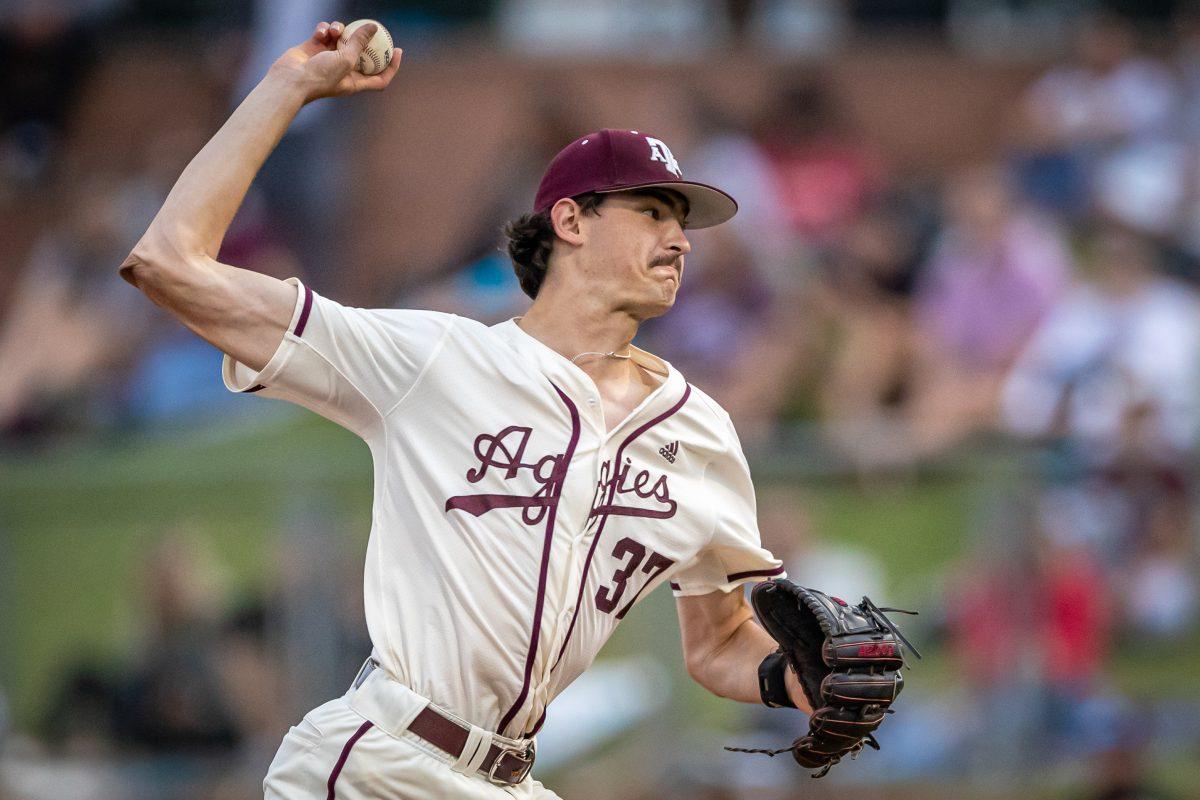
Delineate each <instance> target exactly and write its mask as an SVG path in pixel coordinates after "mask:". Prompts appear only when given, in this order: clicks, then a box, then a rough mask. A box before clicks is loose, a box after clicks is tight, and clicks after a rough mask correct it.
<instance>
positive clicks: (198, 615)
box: [115, 534, 239, 752]
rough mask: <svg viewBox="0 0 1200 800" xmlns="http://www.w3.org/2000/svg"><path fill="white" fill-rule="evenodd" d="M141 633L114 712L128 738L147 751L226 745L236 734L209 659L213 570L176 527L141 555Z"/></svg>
mask: <svg viewBox="0 0 1200 800" xmlns="http://www.w3.org/2000/svg"><path fill="white" fill-rule="evenodd" d="M144 580H145V582H146V598H147V608H146V612H147V614H148V619H147V623H148V624H147V625H146V626H145V628H144V630H145V633H146V635H147V640H146V641H144V642H142V644H141V646H140V650H141V655H140V657H139V659H138V663H137V664H136V665H135V666H134V668H133V670H132V673H131V675H130V676H129V678H128V679H127V680H126V681H125V683H124V685H123V687H122V690H121V692H120V695H119V698H118V704H117V708H116V712H115V716H116V724H117V733H118V736H119V737H120V739H121V740H122V741H123V742H125V743H126V744H127V745H128V746H130V747H132V748H134V749H136V750H141V751H151V752H180V751H182V752H189V751H191V752H195V751H205V750H210V749H229V748H232V747H233V746H235V745H236V744H237V743H238V740H239V732H238V730H237V727H236V724H235V716H234V712H233V709H232V708H231V707H230V706H229V701H230V700H231V699H232V698H231V697H230V695H229V693H227V692H226V691H225V688H224V685H223V681H222V679H221V674H220V670H219V667H218V663H217V658H218V655H219V652H220V651H219V648H218V647H217V641H218V640H217V634H218V620H219V614H220V612H221V607H220V602H221V600H222V598H223V597H225V594H224V593H223V592H222V591H221V590H220V582H221V580H222V579H221V576H220V573H219V572H218V571H217V566H216V564H215V562H214V561H213V557H212V555H211V554H210V553H209V552H208V550H207V548H205V547H204V546H203V545H202V542H201V540H199V539H198V538H196V537H194V536H188V535H186V534H177V535H174V536H172V537H170V538H167V539H166V540H164V541H163V542H162V543H160V544H159V545H158V546H157V547H156V548H155V549H154V550H153V551H152V552H151V553H150V555H149V558H148V560H147V563H146V572H145V576H144Z"/></svg>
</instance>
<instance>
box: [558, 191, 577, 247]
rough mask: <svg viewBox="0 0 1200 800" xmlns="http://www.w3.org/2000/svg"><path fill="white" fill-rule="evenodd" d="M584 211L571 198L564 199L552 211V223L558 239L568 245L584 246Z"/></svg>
mask: <svg viewBox="0 0 1200 800" xmlns="http://www.w3.org/2000/svg"><path fill="white" fill-rule="evenodd" d="M582 221H583V209H581V208H580V207H579V203H576V202H575V201H574V200H572V199H571V198H569V197H564V198H563V199H562V200H559V201H558V202H557V203H555V204H554V206H553V208H551V209H550V223H551V224H552V225H553V226H554V232H555V233H556V234H558V238H560V239H562V240H563V241H565V242H567V243H568V244H573V245H579V244H583V238H584V237H583V230H582V224H581V223H582Z"/></svg>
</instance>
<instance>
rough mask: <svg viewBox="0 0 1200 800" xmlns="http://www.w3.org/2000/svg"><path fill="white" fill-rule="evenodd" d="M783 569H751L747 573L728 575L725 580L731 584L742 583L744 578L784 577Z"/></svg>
mask: <svg viewBox="0 0 1200 800" xmlns="http://www.w3.org/2000/svg"><path fill="white" fill-rule="evenodd" d="M782 574H783V567H782V566H779V567H775V568H774V569H751V570H747V571H746V572H735V573H733V574H732V575H726V576H725V580H727V581H729V582H731V583H732V582H733V581H740V580H741V579H742V578H770V577H772V576H774V575H782Z"/></svg>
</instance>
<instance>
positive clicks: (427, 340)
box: [221, 278, 454, 438]
mask: <svg viewBox="0 0 1200 800" xmlns="http://www.w3.org/2000/svg"><path fill="white" fill-rule="evenodd" d="M288 283H291V284H292V285H294V286H295V287H296V289H297V293H296V307H295V309H294V310H293V312H292V319H291V322H290V323H289V325H288V329H287V332H286V333H284V335H283V341H281V342H280V343H279V347H278V349H276V351H275V353H274V355H272V356H271V360H270V361H269V362H267V365H266V366H265V367H263V368H262V369H261V370H258V371H255V370H253V369H251V368H250V367H248V366H246V365H245V364H242V363H240V362H238V361H237V360H235V359H233V358H231V357H230V356H228V355H226V356H225V359H224V361H223V363H222V367H221V371H222V377H223V378H224V381H225V386H226V388H228V389H229V390H230V391H232V392H243V393H260V394H262V395H263V396H265V397H273V398H277V399H280V400H287V401H288V402H292V403H296V404H297V405H301V406H304V407H305V408H307V409H310V410H312V411H315V412H316V413H318V414H320V415H321V416H323V417H326V418H328V419H330V420H332V421H334V422H336V423H337V424H339V425H341V426H342V427H344V428H347V429H349V430H351V431H353V432H354V433H357V434H358V435H359V436H362V437H364V438H365V437H366V436H368V435H369V434H370V432H371V431H372V430H373V429H374V428H375V427H376V426H377V425H378V424H379V423H380V422H381V421H382V419H383V417H384V416H385V415H387V414H388V413H389V412H390V411H391V410H392V409H394V408H395V407H396V406H397V405H398V404H399V403H400V401H401V400H402V399H403V398H404V397H405V395H406V394H407V393H408V391H409V390H410V389H411V388H412V387H413V386H415V385H416V383H417V381H418V380H419V379H420V376H421V375H422V374H423V372H424V370H425V369H426V368H427V366H428V365H429V364H430V363H431V362H432V361H433V360H434V359H435V358H436V357H437V353H438V352H440V350H441V347H442V344H443V342H444V340H445V337H446V335H447V334H448V333H449V331H450V328H451V326H452V325H453V321H454V317H453V316H452V315H449V314H441V313H437V312H433V311H397V310H368V309H361V308H349V307H347V306H343V305H340V304H339V303H336V302H334V301H332V300H329V299H327V298H324V297H321V296H320V295H318V294H316V293H315V292H313V291H312V289H310V288H308V287H307V286H305V285H304V284H302V283H301V282H300V281H299V280H297V279H296V278H289V279H288Z"/></svg>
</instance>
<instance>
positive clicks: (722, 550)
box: [671, 417, 784, 597]
mask: <svg viewBox="0 0 1200 800" xmlns="http://www.w3.org/2000/svg"><path fill="white" fill-rule="evenodd" d="M725 421H726V425H727V428H728V432H727V436H728V440H727V441H728V447H727V449H726V451H725V452H724V453H722V454H721V455H720V456H719V457H718V458H717V459H715V460H714V461H713V462H712V463H710V464H709V466H708V469H707V470H706V471H705V475H704V480H705V486H704V488H705V492H706V494H707V496H708V497H709V498H710V500H711V502H712V504H713V510H714V514H715V516H716V524H715V526H714V528H713V533H712V537H711V538H710V539H709V542H708V545H707V546H706V547H705V548H704V549H702V550H701V551H700V552H699V553H697V554H696V556H695V558H693V559H692V560H691V561H690V562H688V563H687V564H685V565H684V566H683V567H682V568H681V569H680V570H679V571H678V572H677V573H675V574H674V575H673V576H672V578H671V590H672V591H673V592H674V593H675V595H676V596H677V597H683V596H688V595H700V594H709V593H711V592H716V591H722V592H730V591H733V589H735V588H737V587H738V586H740V585H742V584H743V583H748V582H752V581H753V582H757V581H761V580H766V579H767V578H777V577H781V576H783V574H784V569H783V562H782V561H780V560H779V559H777V558H775V557H774V556H773V555H771V553H770V551H768V550H765V549H764V548H763V546H762V544H761V542H760V540H759V534H758V513H757V511H756V509H755V501H754V484H753V483H752V482H751V480H750V467H749V466H748V465H747V464H746V457H745V455H743V454H742V446H741V443H740V442H739V441H738V438H737V434H736V433H735V432H734V430H733V423H732V422H730V421H729V419H728V417H726V418H725Z"/></svg>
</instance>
